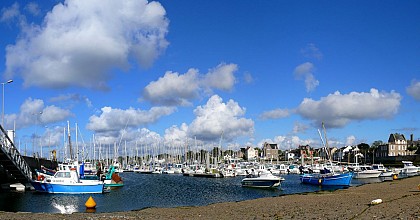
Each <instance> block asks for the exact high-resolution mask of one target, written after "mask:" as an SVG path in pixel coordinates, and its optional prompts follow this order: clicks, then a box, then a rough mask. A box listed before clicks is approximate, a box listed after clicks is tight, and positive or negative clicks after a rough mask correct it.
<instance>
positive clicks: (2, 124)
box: [1, 79, 13, 127]
mask: <svg viewBox="0 0 420 220" xmlns="http://www.w3.org/2000/svg"><path fill="white" fill-rule="evenodd" d="M11 82H13V80H11V79H10V80H7V82H3V83H1V85H2V87H3V95H2V96H3V97H2V110H1V126H3V127H4V84H7V83H11Z"/></svg>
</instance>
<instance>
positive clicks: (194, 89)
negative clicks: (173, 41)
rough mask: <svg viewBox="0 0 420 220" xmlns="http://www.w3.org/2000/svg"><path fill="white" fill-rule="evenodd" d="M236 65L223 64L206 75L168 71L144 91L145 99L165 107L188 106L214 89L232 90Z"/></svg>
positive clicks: (191, 70)
mask: <svg viewBox="0 0 420 220" xmlns="http://www.w3.org/2000/svg"><path fill="white" fill-rule="evenodd" d="M237 69H238V68H237V65H236V64H224V63H221V64H219V65H218V66H217V67H215V68H213V69H211V70H210V71H209V72H208V73H206V74H200V73H199V71H198V70H197V69H192V68H191V69H189V70H188V71H187V72H186V73H185V74H179V73H177V72H171V71H168V72H166V73H165V75H164V76H163V77H160V78H159V79H158V80H157V81H153V82H151V83H149V84H148V85H147V86H146V87H145V88H144V90H143V97H142V98H143V99H144V100H148V101H150V102H151V103H153V104H160V105H165V106H187V105H191V101H192V100H194V99H196V98H199V97H200V96H201V95H202V92H203V91H205V92H206V93H207V94H211V93H212V92H213V91H212V90H213V89H220V90H231V89H232V88H233V86H234V84H235V76H234V73H235V72H236V71H237Z"/></svg>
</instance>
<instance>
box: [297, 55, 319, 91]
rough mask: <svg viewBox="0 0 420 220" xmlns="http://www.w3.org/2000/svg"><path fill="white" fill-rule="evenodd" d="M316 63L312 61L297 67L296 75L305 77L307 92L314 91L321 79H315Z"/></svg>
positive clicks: (301, 77)
mask: <svg viewBox="0 0 420 220" xmlns="http://www.w3.org/2000/svg"><path fill="white" fill-rule="evenodd" d="M314 69H315V68H314V65H313V64H312V63H310V62H306V63H303V64H300V65H299V66H297V67H296V68H295V71H294V75H295V77H296V78H297V79H303V80H304V81H305V87H306V91H307V92H312V91H314V90H315V88H316V87H317V86H318V85H319V81H318V80H317V79H315V77H314V75H313V72H314Z"/></svg>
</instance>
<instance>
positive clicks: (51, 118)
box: [5, 98, 73, 129]
mask: <svg viewBox="0 0 420 220" xmlns="http://www.w3.org/2000/svg"><path fill="white" fill-rule="evenodd" d="M71 116H73V114H72V113H71V112H70V111H69V110H67V109H62V108H60V107H57V106H54V105H49V106H45V105H44V101H43V100H41V99H32V98H28V99H27V100H25V102H24V103H23V104H22V105H21V106H20V112H19V113H18V114H10V115H5V124H6V128H12V126H13V124H14V123H15V122H16V126H17V128H18V129H19V128H25V127H29V126H32V125H38V126H41V125H45V124H50V123H55V122H60V121H63V120H65V119H66V118H68V117H71Z"/></svg>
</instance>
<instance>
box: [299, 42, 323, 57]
mask: <svg viewBox="0 0 420 220" xmlns="http://www.w3.org/2000/svg"><path fill="white" fill-rule="evenodd" d="M301 53H302V54H303V56H305V57H308V58H315V59H317V60H321V59H322V57H323V55H322V52H321V51H320V50H319V49H318V48H317V47H316V46H315V44H313V43H309V44H308V45H306V47H305V48H304V49H302V50H301Z"/></svg>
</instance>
